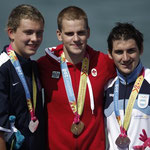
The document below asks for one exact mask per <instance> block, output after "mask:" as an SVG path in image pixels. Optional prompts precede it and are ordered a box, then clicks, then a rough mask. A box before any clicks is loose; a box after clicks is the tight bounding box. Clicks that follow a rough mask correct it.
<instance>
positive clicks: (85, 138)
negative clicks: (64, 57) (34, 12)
mask: <svg viewBox="0 0 150 150" xmlns="http://www.w3.org/2000/svg"><path fill="white" fill-rule="evenodd" d="M47 50H48V53H50V54H48V53H47V54H46V56H43V57H41V58H40V59H39V60H38V64H39V69H40V76H41V80H42V84H43V87H44V89H45V98H46V103H47V113H48V144H49V148H50V150H105V134H104V120H103V96H104V85H105V84H106V82H107V81H108V80H109V79H110V78H112V77H113V76H114V75H115V69H114V64H113V62H112V61H111V60H110V59H109V58H108V56H107V55H105V54H103V53H101V52H98V51H94V50H93V49H92V48H90V47H89V46H87V52H88V54H89V79H90V82H91V85H92V89H93V95H94V105H95V109H94V114H92V111H91V107H90V96H89V88H88V87H87V89H86V97H85V103H84V110H83V113H82V116H81V120H82V122H83V123H84V125H85V128H84V131H83V133H81V135H80V136H78V137H74V136H73V134H72V132H71V130H70V129H71V125H72V123H73V119H74V114H73V112H72V110H71V108H70V105H69V102H68V98H67V95H66V91H65V87H64V81H63V78H62V74H61V70H60V62H59V61H58V60H59V56H60V53H61V52H62V50H63V46H62V45H59V46H57V47H56V49H55V48H53V49H47ZM56 59H58V60H56ZM67 65H68V69H69V72H70V75H71V80H72V85H73V90H74V94H75V97H76V98H77V94H78V87H79V81H80V71H81V63H78V64H76V65H73V64H71V63H67ZM93 68H94V69H95V70H93ZM96 73H97V75H96ZM95 75H96V76H95Z"/></svg>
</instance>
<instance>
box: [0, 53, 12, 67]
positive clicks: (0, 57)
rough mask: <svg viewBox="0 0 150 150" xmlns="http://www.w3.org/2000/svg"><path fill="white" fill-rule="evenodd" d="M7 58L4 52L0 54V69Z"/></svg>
mask: <svg viewBox="0 0 150 150" xmlns="http://www.w3.org/2000/svg"><path fill="white" fill-rule="evenodd" d="M9 59H10V58H9V56H8V55H7V54H6V53H5V52H2V53H1V54H0V67H1V66H2V65H3V64H5V63H6V62H7V61H8V60H9Z"/></svg>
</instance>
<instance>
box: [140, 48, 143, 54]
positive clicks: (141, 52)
mask: <svg viewBox="0 0 150 150" xmlns="http://www.w3.org/2000/svg"><path fill="white" fill-rule="evenodd" d="M143 51H144V48H143V46H142V48H141V51H140V55H142V54H143Z"/></svg>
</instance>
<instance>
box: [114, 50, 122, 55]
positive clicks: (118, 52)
mask: <svg viewBox="0 0 150 150" xmlns="http://www.w3.org/2000/svg"><path fill="white" fill-rule="evenodd" d="M114 53H115V54H118V55H121V54H123V50H114Z"/></svg>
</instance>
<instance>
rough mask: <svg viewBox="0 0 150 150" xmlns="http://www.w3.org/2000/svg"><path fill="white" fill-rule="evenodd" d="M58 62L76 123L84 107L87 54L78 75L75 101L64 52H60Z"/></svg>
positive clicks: (87, 67)
mask: <svg viewBox="0 0 150 150" xmlns="http://www.w3.org/2000/svg"><path fill="white" fill-rule="evenodd" d="M60 64H61V71H62V75H63V80H64V84H65V89H66V92H67V97H68V101H69V104H70V107H71V109H72V111H73V113H74V114H75V118H74V123H78V122H80V116H81V115H82V112H83V107H84V101H85V94H86V87H87V86H86V85H87V77H88V69H89V59H88V56H87V55H86V56H85V57H84V59H83V61H82V69H81V75H80V83H79V91H78V98H77V102H76V98H75V95H74V91H73V87H72V81H71V76H70V73H69V70H68V66H67V63H66V61H65V55H64V52H63V53H62V54H61V60H60Z"/></svg>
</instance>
